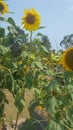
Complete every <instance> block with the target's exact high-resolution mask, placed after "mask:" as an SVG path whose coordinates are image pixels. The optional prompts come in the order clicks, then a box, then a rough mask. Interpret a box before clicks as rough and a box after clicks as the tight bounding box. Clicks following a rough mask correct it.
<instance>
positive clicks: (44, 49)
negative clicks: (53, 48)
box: [41, 46, 49, 53]
mask: <svg viewBox="0 0 73 130" xmlns="http://www.w3.org/2000/svg"><path fill="white" fill-rule="evenodd" d="M41 49H42V50H43V51H44V52H46V53H49V52H48V50H47V48H46V47H45V46H41Z"/></svg>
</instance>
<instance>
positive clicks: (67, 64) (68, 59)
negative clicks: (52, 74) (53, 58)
mask: <svg viewBox="0 0 73 130" xmlns="http://www.w3.org/2000/svg"><path fill="white" fill-rule="evenodd" d="M59 63H60V64H62V66H63V67H64V68H65V70H67V71H73V47H72V48H68V49H67V50H66V51H65V52H64V53H63V55H62V57H61V60H60V62H59Z"/></svg>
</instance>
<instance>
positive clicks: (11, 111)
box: [5, 90, 33, 121]
mask: <svg viewBox="0 0 73 130" xmlns="http://www.w3.org/2000/svg"><path fill="white" fill-rule="evenodd" d="M5 93H6V96H7V98H8V100H9V104H8V105H7V104H6V105H5V118H6V120H7V121H9V120H10V119H12V120H15V119H16V114H17V110H16V108H15V106H14V99H13V97H12V95H11V93H10V92H8V91H7V90H5ZM32 98H33V92H32V90H26V91H25V101H26V106H25V107H24V110H23V112H22V113H21V115H20V117H19V118H20V119H21V118H29V112H28V106H29V102H30V101H31V100H32Z"/></svg>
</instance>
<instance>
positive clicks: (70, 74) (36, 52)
mask: <svg viewBox="0 0 73 130" xmlns="http://www.w3.org/2000/svg"><path fill="white" fill-rule="evenodd" d="M6 13H10V12H9V9H8V6H7V4H6V3H5V2H4V1H3V0H0V15H1V16H0V23H2V22H6V23H8V26H7V29H8V33H6V29H5V28H4V27H2V25H1V28H0V122H2V121H3V123H4V106H5V104H8V103H9V101H8V99H7V97H6V91H9V92H10V93H11V94H12V96H13V98H14V105H15V107H16V108H17V117H16V124H15V126H14V130H16V126H17V121H18V117H19V115H20V114H21V112H22V111H23V109H24V107H25V105H26V102H25V98H24V97H25V89H29V91H30V89H33V92H34V97H33V100H32V101H31V102H30V104H29V108H28V110H29V112H30V113H31V114H32V113H33V111H34V109H35V108H38V109H39V108H41V109H43V108H45V109H46V112H47V114H48V119H47V125H46V126H45V127H44V126H43V127H44V130H53V129H54V130H72V129H73V124H72V122H73V60H72V58H73V48H69V49H68V50H66V51H65V52H64V53H63V52H60V51H59V52H56V53H55V52H54V51H53V50H50V49H48V48H46V46H43V45H42V44H41V43H42V41H41V39H40V38H38V39H37V38H36V37H35V38H34V39H33V37H32V36H33V33H34V32H35V31H37V29H40V28H43V27H41V26H40V24H41V17H40V14H39V13H38V12H37V11H36V10H35V9H34V8H31V9H28V10H25V11H24V16H23V17H22V19H21V20H22V21H21V24H22V26H23V29H26V30H27V31H28V33H27V34H26V33H25V30H23V29H21V28H20V27H18V26H17V25H16V23H15V21H14V20H13V19H12V18H11V17H9V18H8V19H6V18H5V17H4V16H3V15H5V14H6ZM37 36H40V37H41V36H43V34H41V33H39V34H38V35H37ZM45 41H46V40H45ZM45 44H46V42H45ZM62 66H63V67H64V68H62ZM38 106H40V107H38ZM33 124H34V123H32V127H33ZM40 124H41V122H40ZM28 125H29V124H28ZM29 127H30V126H29ZM30 129H31V128H30ZM35 129H36V128H35Z"/></svg>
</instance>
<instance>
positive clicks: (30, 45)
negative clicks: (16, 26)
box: [30, 31, 32, 46]
mask: <svg viewBox="0 0 73 130" xmlns="http://www.w3.org/2000/svg"><path fill="white" fill-rule="evenodd" d="M30 46H32V31H30Z"/></svg>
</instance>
